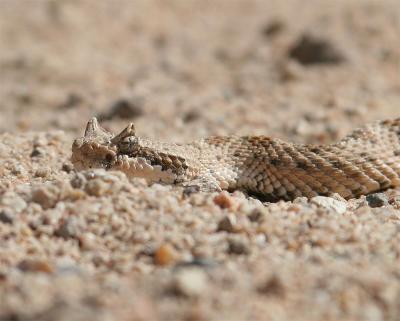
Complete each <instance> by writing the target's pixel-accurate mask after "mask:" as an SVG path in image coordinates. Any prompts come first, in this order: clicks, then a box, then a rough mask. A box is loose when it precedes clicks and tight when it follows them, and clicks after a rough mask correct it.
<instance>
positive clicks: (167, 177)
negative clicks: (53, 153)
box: [72, 119, 400, 200]
mask: <svg viewBox="0 0 400 321" xmlns="http://www.w3.org/2000/svg"><path fill="white" fill-rule="evenodd" d="M88 128H89V130H88ZM88 128H87V130H86V134H85V137H83V138H80V139H77V140H76V141H75V143H74V146H73V155H72V161H73V162H74V164H75V165H78V166H77V167H78V168H87V167H106V168H108V169H118V170H122V171H124V172H125V173H126V174H127V175H129V176H138V177H144V178H146V179H148V180H149V181H150V182H161V183H176V184H183V185H198V186H199V187H200V189H201V190H207V191H212V190H221V189H227V190H236V189H238V190H243V191H247V192H249V193H255V194H258V195H261V196H264V197H266V198H267V199H271V200H276V199H285V200H292V199H294V198H296V197H299V196H305V197H308V198H310V197H313V196H316V195H331V194H334V193H338V194H340V195H341V196H342V197H344V198H346V199H349V198H354V197H358V196H360V195H364V194H369V193H371V192H375V191H379V190H384V189H387V188H390V187H396V186H398V185H399V184H400V177H399V175H400V141H399V137H400V119H395V120H386V121H380V122H375V123H372V124H369V125H366V126H364V127H362V128H359V129H356V130H355V131H354V132H353V133H351V134H350V135H348V136H346V137H345V138H343V139H342V140H341V141H339V142H337V143H334V144H331V145H300V144H292V143H288V142H284V141H281V140H279V139H275V138H270V137H266V136H243V137H237V136H224V137H209V138H206V139H202V140H199V141H196V142H193V143H190V144H186V145H178V144H169V143H160V142H154V141H149V140H144V139H141V138H140V137H137V136H136V134H135V132H134V129H133V128H134V127H133V124H130V125H129V126H128V127H127V128H126V129H124V131H122V132H121V133H120V134H119V135H117V136H114V135H112V134H110V133H107V132H105V131H104V130H103V129H101V128H100V127H99V126H98V125H97V121H96V120H95V119H94V120H93V119H92V120H91V121H90V122H89V124H88ZM129 128H130V129H129ZM104 137H108V138H106V139H105V138H104ZM127 140H128V141H131V142H132V144H131V145H126V144H125V145H124V148H122V147H121V146H122V145H121V144H122V142H126V141H127ZM126 146H129V147H128V148H127V147H126ZM104 155H108V158H107V160H106V158H105V157H103V156H104ZM143 168H144V169H143Z"/></svg>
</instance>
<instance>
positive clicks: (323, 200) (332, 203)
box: [310, 196, 347, 214]
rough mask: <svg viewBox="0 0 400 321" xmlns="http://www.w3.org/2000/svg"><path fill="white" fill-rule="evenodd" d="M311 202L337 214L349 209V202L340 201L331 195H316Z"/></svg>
mask: <svg viewBox="0 0 400 321" xmlns="http://www.w3.org/2000/svg"><path fill="white" fill-rule="evenodd" d="M310 203H313V204H316V205H318V206H321V207H323V208H325V209H327V210H329V211H332V212H334V213H336V214H343V213H345V212H346V210H347V203H346V202H344V201H338V200H335V199H333V198H331V197H325V196H315V197H313V198H312V199H311V200H310Z"/></svg>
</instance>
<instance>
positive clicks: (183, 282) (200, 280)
mask: <svg viewBox="0 0 400 321" xmlns="http://www.w3.org/2000/svg"><path fill="white" fill-rule="evenodd" d="M207 285H208V280H207V275H206V273H205V272H204V271H203V270H202V269H199V268H193V267H192V268H187V269H182V270H179V271H178V272H177V274H176V276H175V277H174V280H173V282H172V291H173V293H175V294H177V295H182V296H185V297H198V296H200V295H201V294H203V293H207Z"/></svg>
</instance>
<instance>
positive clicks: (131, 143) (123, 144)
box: [118, 136, 138, 153]
mask: <svg viewBox="0 0 400 321" xmlns="http://www.w3.org/2000/svg"><path fill="white" fill-rule="evenodd" d="M137 143H138V139H137V137H136V136H128V137H125V138H124V139H122V140H121V141H120V142H119V143H118V148H119V150H120V152H122V153H129V152H131V151H132V150H133V148H134V147H135V145H136V144H137Z"/></svg>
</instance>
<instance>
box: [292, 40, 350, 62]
mask: <svg viewBox="0 0 400 321" xmlns="http://www.w3.org/2000/svg"><path fill="white" fill-rule="evenodd" d="M289 57H290V58H293V59H295V60H297V61H298V62H299V63H301V64H302V65H312V64H338V63H341V62H343V61H344V60H345V57H344V55H343V54H342V53H341V52H339V50H338V49H336V48H335V47H334V46H333V45H332V44H331V43H330V42H329V41H327V40H325V39H322V38H318V37H315V36H312V35H310V34H304V35H303V36H302V37H301V38H300V39H299V40H298V41H297V42H296V43H295V44H294V45H293V47H292V48H290V49H289Z"/></svg>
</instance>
